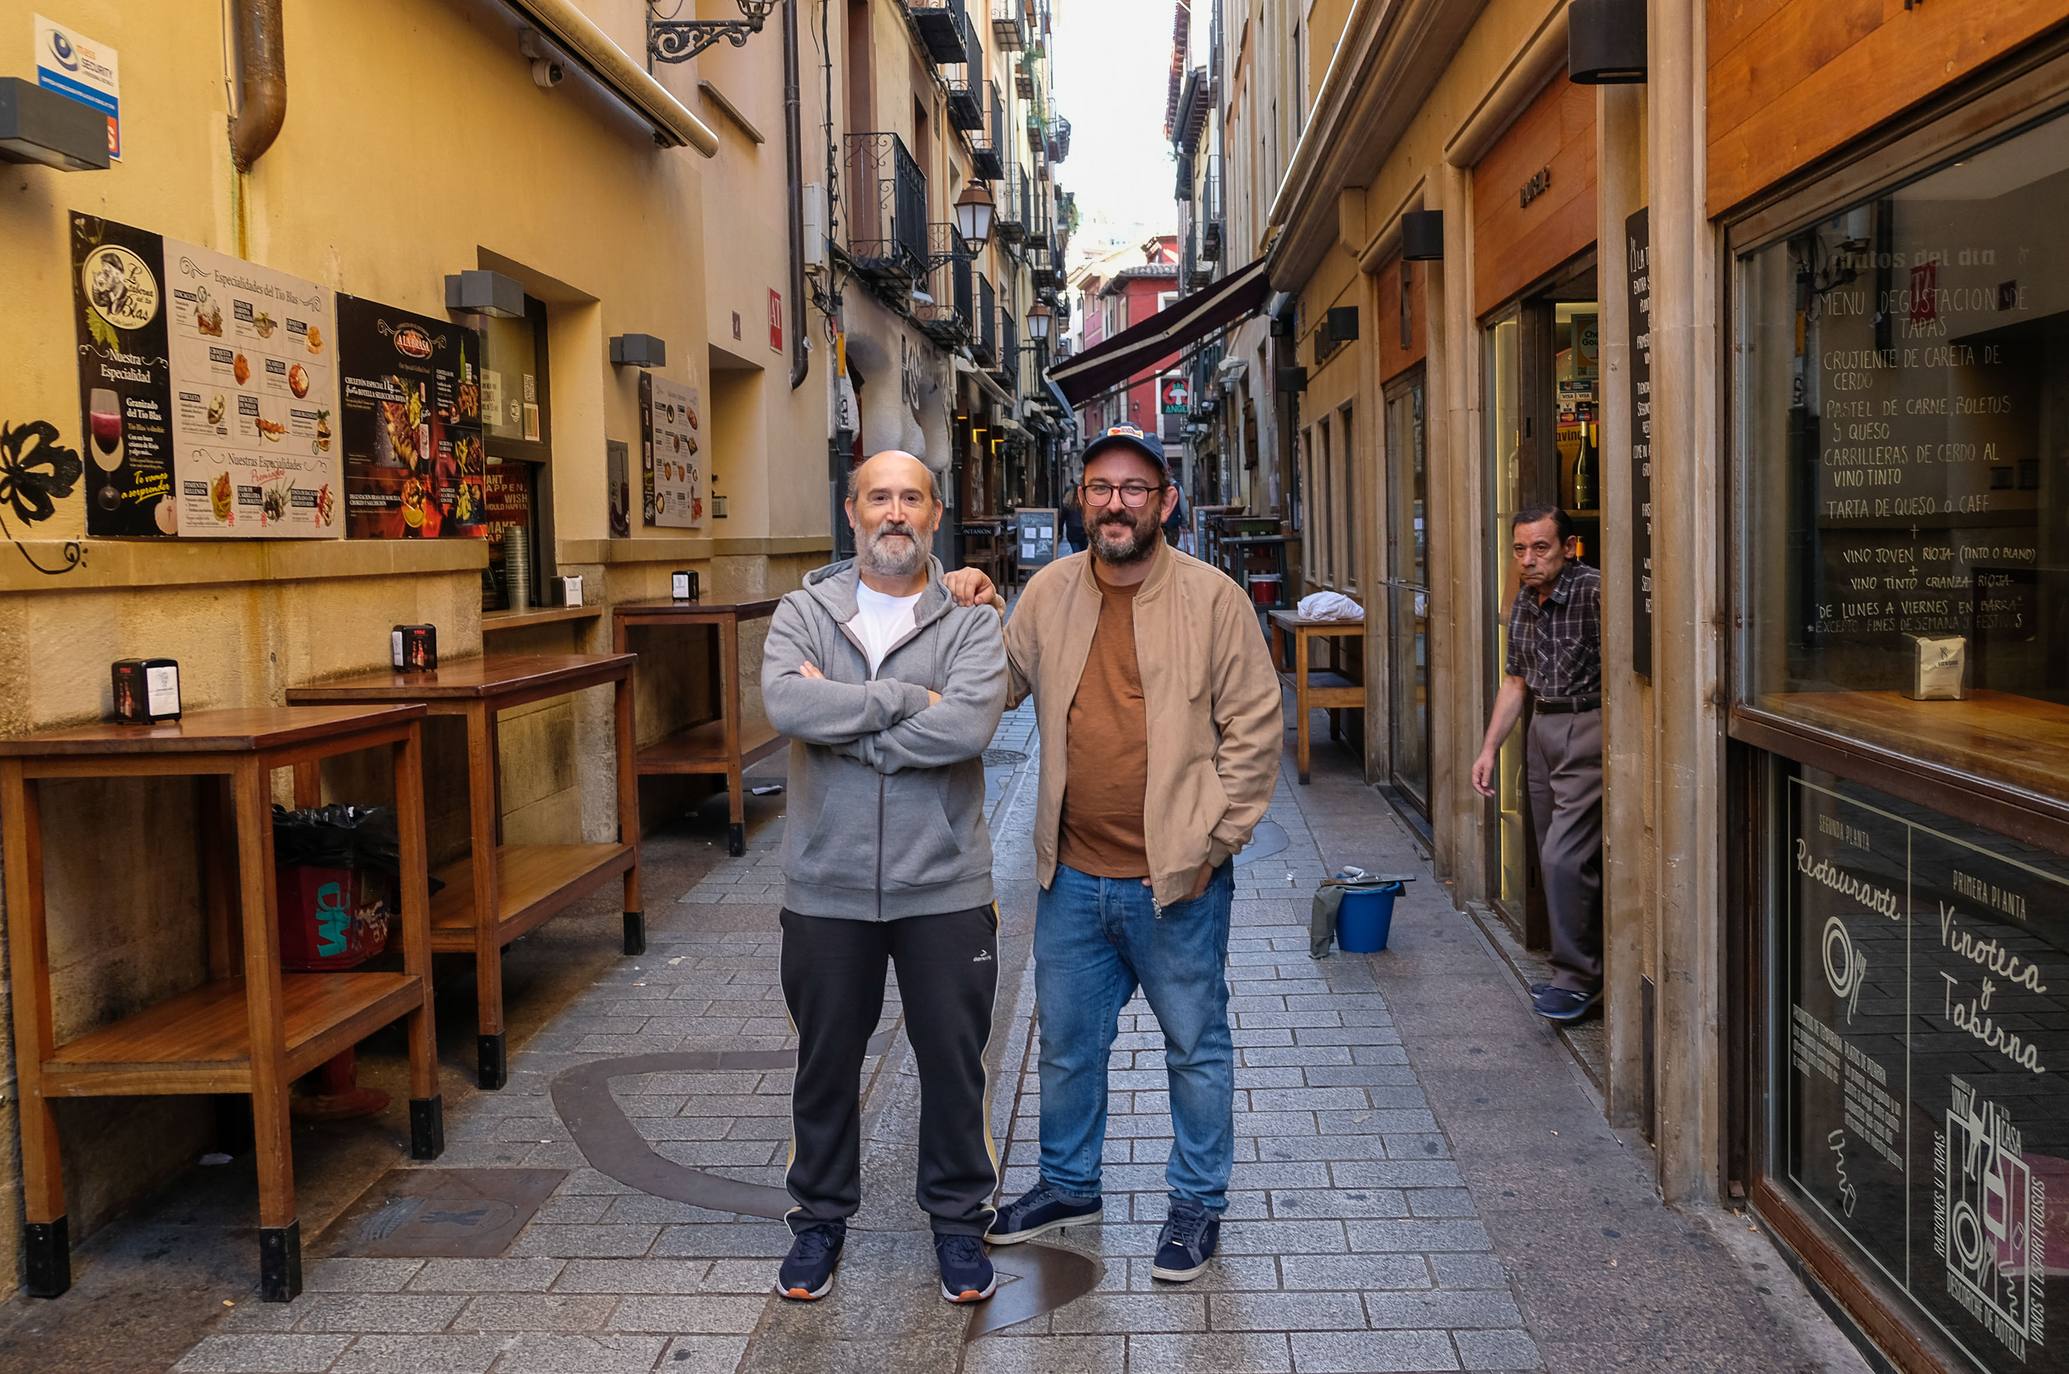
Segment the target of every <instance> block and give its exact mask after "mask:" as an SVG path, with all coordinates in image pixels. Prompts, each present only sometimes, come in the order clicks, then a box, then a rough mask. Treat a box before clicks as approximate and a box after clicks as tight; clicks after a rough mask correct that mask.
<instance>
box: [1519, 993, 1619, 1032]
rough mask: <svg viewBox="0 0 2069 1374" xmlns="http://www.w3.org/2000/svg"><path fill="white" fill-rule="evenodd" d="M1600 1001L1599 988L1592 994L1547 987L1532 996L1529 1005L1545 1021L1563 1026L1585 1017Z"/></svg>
mask: <svg viewBox="0 0 2069 1374" xmlns="http://www.w3.org/2000/svg"><path fill="white" fill-rule="evenodd" d="M1601 1000H1602V989H1600V988H1597V989H1595V990H1594V991H1593V992H1570V991H1568V990H1567V989H1565V988H1554V987H1548V988H1546V989H1545V990H1544V991H1543V992H1539V993H1534V994H1532V996H1531V998H1530V1004H1531V1005H1532V1006H1533V1007H1535V1008H1536V1009H1537V1014H1538V1015H1539V1016H1542V1017H1544V1018H1545V1020H1547V1021H1551V1022H1553V1023H1555V1024H1558V1025H1565V1024H1567V1023H1568V1022H1571V1021H1578V1020H1580V1019H1581V1018H1582V1017H1583V1016H1586V1015H1587V1014H1588V1013H1589V1012H1591V1011H1593V1010H1594V1009H1595V1004H1596V1003H1598V1002H1600V1001H1601Z"/></svg>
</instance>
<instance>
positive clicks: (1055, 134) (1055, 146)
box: [1049, 115, 1070, 162]
mask: <svg viewBox="0 0 2069 1374" xmlns="http://www.w3.org/2000/svg"><path fill="white" fill-rule="evenodd" d="M1069 159H1070V121H1069V120H1067V119H1065V118H1064V117H1063V116H1062V115H1057V116H1056V117H1055V118H1054V119H1052V120H1050V121H1049V161H1051V162H1067V161H1069Z"/></svg>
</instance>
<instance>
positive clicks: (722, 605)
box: [611, 596, 783, 858]
mask: <svg viewBox="0 0 2069 1374" xmlns="http://www.w3.org/2000/svg"><path fill="white" fill-rule="evenodd" d="M777 601H778V598H776V597H773V596H771V597H763V598H761V599H759V600H756V601H737V602H733V601H673V600H670V601H627V602H621V603H620V604H618V605H616V606H613V607H612V608H611V647H612V648H613V649H615V650H617V651H618V652H619V653H621V654H622V653H625V652H626V651H627V650H628V649H629V648H630V647H631V642H632V631H633V630H635V629H639V628H645V627H652V626H658V625H677V626H694V627H704V628H708V629H710V631H711V637H712V638H713V639H714V640H715V641H717V642H716V645H715V649H716V652H714V653H713V654H711V655H710V657H709V658H707V659H706V660H705V662H706V667H707V670H708V672H709V674H710V684H711V699H712V701H713V702H715V703H717V705H718V711H719V714H718V717H717V718H716V719H714V720H708V721H702V722H699V723H698V724H695V725H692V726H690V727H689V728H688V729H686V730H679V731H677V732H676V733H674V734H672V735H669V736H667V737H666V738H665V739H661V740H658V741H656V742H655V743H653V744H649V745H647V746H646V747H645V748H643V749H641V750H639V754H638V763H637V765H636V766H637V768H638V770H639V772H640V773H641V774H643V775H646V776H656V775H661V774H673V775H678V776H680V775H702V776H709V777H716V778H724V779H725V784H726V801H727V819H728V825H727V829H726V852H727V853H728V854H731V855H733V856H734V857H735V858H737V857H739V856H740V855H742V854H745V853H746V852H747V796H746V790H747V789H746V785H745V783H743V782H742V781H741V775H742V774H743V773H745V772H746V770H747V768H748V767H749V766H750V765H752V764H755V763H758V762H760V761H761V760H762V759H765V758H767V757H768V756H769V755H771V754H773V753H775V752H776V751H777V750H778V749H781V748H782V747H783V739H782V737H781V736H780V735H778V734H776V732H775V731H773V730H771V729H769V727H768V726H767V725H766V724H760V723H754V724H750V723H749V722H748V721H747V720H746V719H745V717H744V714H743V712H742V709H741V705H740V624H741V622H742V621H747V620H761V619H764V618H766V617H768V616H772V615H774V614H775V613H776V603H777Z"/></svg>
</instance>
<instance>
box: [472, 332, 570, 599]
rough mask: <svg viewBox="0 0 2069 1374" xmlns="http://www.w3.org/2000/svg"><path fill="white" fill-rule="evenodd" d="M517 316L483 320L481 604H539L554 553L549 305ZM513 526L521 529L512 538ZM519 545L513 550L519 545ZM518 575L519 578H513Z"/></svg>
mask: <svg viewBox="0 0 2069 1374" xmlns="http://www.w3.org/2000/svg"><path fill="white" fill-rule="evenodd" d="M524 305H525V313H524V316H523V317H522V318H518V319H490V320H486V321H484V328H483V331H482V332H483V344H484V347H485V350H486V351H485V354H484V357H483V360H482V385H481V418H482V432H483V437H484V439H485V441H486V443H485V447H486V448H487V451H488V505H489V540H488V544H489V565H488V567H487V568H486V569H485V570H483V572H482V593H481V596H482V600H481V604H482V609H483V610H490V611H498V610H508V609H510V608H511V607H513V606H515V605H519V604H530V605H540V604H543V598H542V597H541V595H540V591H541V588H543V587H544V585H545V579H546V576H547V572H548V568H547V564H548V562H549V561H550V551H549V550H547V549H546V547H545V545H546V530H547V528H548V526H547V521H546V518H545V517H546V506H547V501H548V493H549V492H550V490H551V486H550V481H549V472H550V470H551V469H550V464H551V461H552V458H553V438H552V436H553V403H552V399H551V396H550V388H549V374H548V371H547V352H546V305H545V302H543V301H539V300H535V299H533V298H532V297H531V296H526V297H525V298H524ZM512 531H520V532H521V535H520V539H519V540H518V541H516V542H515V543H513V541H512V540H511V538H510V535H511V532H512ZM514 550H516V551H519V552H518V553H517V556H516V557H514V558H513V557H512V556H511V555H512V553H513V551H514ZM513 577H515V578H517V579H518V581H517V585H515V586H513V585H512V582H513Z"/></svg>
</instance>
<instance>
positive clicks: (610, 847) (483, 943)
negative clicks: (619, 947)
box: [287, 608, 647, 1088]
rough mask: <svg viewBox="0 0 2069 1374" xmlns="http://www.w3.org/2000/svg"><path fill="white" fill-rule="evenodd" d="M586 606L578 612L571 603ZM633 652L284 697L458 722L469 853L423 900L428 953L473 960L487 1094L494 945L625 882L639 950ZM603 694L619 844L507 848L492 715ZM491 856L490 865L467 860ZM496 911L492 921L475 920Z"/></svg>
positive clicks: (502, 1067) (500, 1069)
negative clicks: (610, 727)
mask: <svg viewBox="0 0 2069 1374" xmlns="http://www.w3.org/2000/svg"><path fill="white" fill-rule="evenodd" d="M577 609H586V608H577ZM635 662H636V660H635V659H634V657H633V655H631V654H626V653H616V654H487V655H484V656H483V657H481V658H471V659H459V660H455V661H452V662H448V663H441V664H440V665H439V666H438V667H437V668H436V669H434V670H432V671H430V672H411V673H397V672H391V671H388V670H386V669H383V670H381V671H379V672H373V673H360V674H356V675H354V676H351V677H345V678H338V679H334V680H332V681H330V682H320V683H313V684H311V685H309V686H307V687H294V688H290V689H289V690H288V694H287V698H288V700H289V701H294V702H311V703H338V702H347V703H350V702H358V703H365V702H409V703H416V704H418V705H420V706H421V707H422V708H423V709H424V710H426V711H428V712H429V713H430V714H431V715H433V716H450V717H455V718H458V719H460V720H462V721H464V722H465V723H466V727H467V812H468V829H469V836H470V840H471V845H470V849H469V857H468V858H467V859H463V860H461V861H459V862H458V863H455V864H452V865H450V866H448V867H447V868H446V869H444V870H443V871H442V872H440V874H439V875H438V876H439V878H440V880H441V881H442V882H444V883H445V887H444V888H443V889H441V890H440V892H439V894H438V897H437V898H436V899H435V900H434V901H433V902H432V903H431V918H430V923H431V936H430V938H431V946H432V948H433V949H435V950H437V951H438V952H439V953H441V954H448V953H450V954H472V955H473V956H474V984H475V993H476V1000H477V1006H478V1012H477V1029H478V1035H477V1048H478V1050H479V1069H478V1079H479V1081H480V1083H481V1086H482V1087H484V1088H500V1087H502V1086H503V1085H504V1083H506V1082H507V1081H509V1076H510V1061H509V1053H508V1048H507V1045H506V1042H505V1039H504V1036H505V1030H504V1017H503V948H504V946H506V945H508V944H509V943H510V942H511V941H513V940H515V939H517V938H518V937H519V936H521V935H523V934H525V933H526V932H528V931H530V930H533V929H535V928H537V927H538V926H540V925H542V924H544V923H545V922H546V921H547V920H548V919H550V918H551V917H553V916H556V915H558V914H559V913H560V912H562V911H565V910H566V909H567V908H568V907H569V906H571V905H572V904H574V903H575V902H578V901H580V900H581V899H582V898H584V897H586V896H588V895H589V894H590V893H592V892H594V891H596V890H597V889H598V888H600V887H602V886H603V885H604V884H605V883H606V882H608V881H610V880H611V879H612V878H618V877H622V879H623V881H624V885H625V943H624V950H625V953H626V954H627V955H635V954H644V953H645V952H646V947H647V931H646V913H645V911H644V909H643V908H642V906H641V902H640V891H639V779H638V774H637V771H636V765H635V763H634V760H633V740H634V738H635V735H634V731H633V716H632V701H633V676H632V674H633V668H634V664H635ZM591 687H609V688H611V691H612V697H613V703H614V707H615V727H614V729H615V735H616V743H617V756H618V779H617V786H618V837H617V839H616V840H615V841H613V842H610V843H604V844H557V845H505V844H504V843H503V785H502V775H501V770H500V767H499V765H498V762H497V725H496V722H497V718H498V716H499V714H500V713H501V712H503V711H507V710H509V709H510V708H512V707H515V706H523V705H525V704H526V703H528V702H534V701H545V700H548V699H550V698H554V697H562V696H567V695H569V694H570V693H573V692H579V691H583V690H586V689H588V688H591ZM295 786H296V792H297V796H298V798H299V799H300V800H301V801H302V803H303V804H304V805H314V804H315V802H316V801H317V800H318V799H319V798H318V795H317V793H318V790H319V788H318V779H317V777H316V773H315V770H314V769H301V770H297V772H296V775H295ZM484 854H492V855H494V856H495V861H494V862H492V863H478V862H475V857H476V856H479V855H484ZM480 912H494V913H495V918H494V919H492V920H481V919H478V918H477V913H480Z"/></svg>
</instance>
